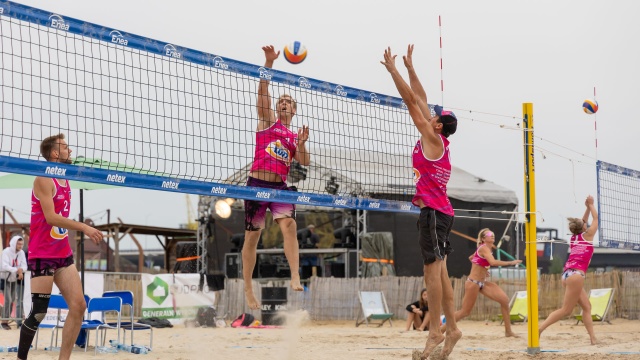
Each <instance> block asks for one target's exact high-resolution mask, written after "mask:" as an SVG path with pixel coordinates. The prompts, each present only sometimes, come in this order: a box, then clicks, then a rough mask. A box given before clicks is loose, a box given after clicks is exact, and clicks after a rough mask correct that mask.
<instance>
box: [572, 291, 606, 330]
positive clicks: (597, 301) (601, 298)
mask: <svg viewBox="0 0 640 360" xmlns="http://www.w3.org/2000/svg"><path fill="white" fill-rule="evenodd" d="M613 292H614V289H613V288H605V289H591V290H590V291H589V302H590V303H591V318H592V319H593V321H600V322H601V323H603V322H605V321H606V322H608V323H609V324H611V321H609V317H608V315H609V308H610V307H611V303H612V302H613ZM576 320H578V321H577V322H576V325H577V324H579V323H580V321H582V311H581V312H580V315H576Z"/></svg>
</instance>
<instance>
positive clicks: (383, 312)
mask: <svg viewBox="0 0 640 360" xmlns="http://www.w3.org/2000/svg"><path fill="white" fill-rule="evenodd" d="M358 297H359V298H360V311H359V312H358V317H357V318H356V327H358V326H360V325H361V324H365V323H366V324H367V326H369V324H370V323H371V324H373V322H372V321H373V320H378V321H380V322H379V323H377V324H378V327H380V326H382V325H383V324H384V322H385V321H387V320H389V326H393V324H392V323H391V317H392V316H393V313H390V312H389V308H388V307H387V301H386V300H385V298H384V294H383V293H382V291H359V292H358ZM361 315H362V316H363V318H364V319H363V320H362V321H360V316H361Z"/></svg>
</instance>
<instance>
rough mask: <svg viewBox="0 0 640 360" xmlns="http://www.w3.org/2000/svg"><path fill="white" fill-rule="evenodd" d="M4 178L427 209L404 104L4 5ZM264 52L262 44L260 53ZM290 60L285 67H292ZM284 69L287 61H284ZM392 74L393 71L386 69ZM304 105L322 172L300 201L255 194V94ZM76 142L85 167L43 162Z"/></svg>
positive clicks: (305, 178) (305, 184) (293, 175)
mask: <svg viewBox="0 0 640 360" xmlns="http://www.w3.org/2000/svg"><path fill="white" fill-rule="evenodd" d="M0 38H1V40H0V69H1V70H0V71H1V72H2V74H1V84H0V90H1V91H0V96H1V98H0V106H1V109H0V111H1V116H2V134H0V171H2V172H13V173H22V174H29V175H41V176H57V177H64V178H68V179H72V180H81V181H87V182H96V183H103V184H112V185H120V186H127V187H138V188H146V189H153V190H164V191H178V192H185V193H192V194H198V195H212V196H224V197H232V198H241V199H269V200H270V201H274V202H289V203H299V204H311V205H319V206H332V207H343V208H358V209H365V210H366V209H371V210H385V211H402V212H404V211H416V210H417V209H416V208H415V207H414V206H412V205H411V204H410V203H409V202H407V201H408V200H409V199H410V194H412V192H413V187H414V184H413V172H412V166H411V157H410V156H409V155H410V154H411V151H412V148H413V145H414V144H415V140H416V132H415V131H414V129H413V127H414V126H413V123H412V121H411V119H410V118H409V116H408V113H407V111H406V107H405V106H404V103H403V102H402V101H401V99H399V98H396V97H390V96H385V95H380V94H376V93H372V92H369V91H365V90H360V89H356V88H351V87H347V86H343V85H340V84H333V83H329V82H325V81H321V80H316V79H312V78H308V77H303V76H299V75H294V74H290V73H286V72H282V71H278V70H275V69H267V68H264V67H261V66H259V65H252V64H248V63H244V62H241V61H236V60H233V59H229V58H225V57H222V56H219V55H215V54H210V53H205V52H202V51H197V50H193V49H188V48H184V47H181V46H178V45H175V44H170V43H166V42H162V41H157V40H153V39H149V38H146V37H142V36H139V35H135V34H130V33H127V32H125V31H124V30H119V29H110V28H108V27H104V26H101V25H95V24H92V23H88V22H84V21H81V20H78V19H73V18H70V17H65V16H62V15H59V14H54V13H50V12H47V11H44V10H39V9H35V8H31V7H28V6H24V5H21V4H16V3H13V2H8V1H0ZM255 50H256V51H261V50H260V49H255ZM279 61H282V62H284V60H283V59H279ZM279 61H278V62H276V65H278V63H279ZM380 76H384V74H383V73H382V72H381V74H380ZM260 79H267V80H270V81H271V83H270V92H271V97H272V107H273V106H275V104H274V103H275V101H276V100H277V98H278V97H279V96H280V95H282V94H290V95H291V96H292V97H293V98H294V99H296V101H297V104H298V105H297V112H296V116H295V117H294V119H293V122H292V130H293V131H294V132H295V131H297V128H299V127H302V125H303V124H304V125H308V126H309V127H310V137H309V141H308V143H307V148H308V149H309V152H310V153H311V164H310V165H309V166H308V167H303V166H301V165H300V164H298V163H296V162H294V163H293V164H292V166H291V171H290V173H289V176H288V182H289V184H290V185H294V186H296V187H297V189H298V191H299V192H297V193H296V192H292V191H273V190H264V189H262V190H260V189H256V188H250V187H246V186H244V184H245V181H246V176H247V174H248V172H249V170H250V167H251V164H252V161H253V155H254V150H255V149H254V146H255V129H256V126H257V111H256V101H257V89H258V84H259V81H260ZM58 133H64V134H65V135H66V137H67V142H68V143H69V145H70V147H71V148H72V150H73V151H74V154H73V156H74V157H76V158H79V160H81V161H79V164H81V166H74V165H66V164H55V166H54V165H53V164H52V163H48V162H45V161H42V158H41V157H40V155H39V144H40V142H41V141H42V139H44V138H45V137H48V136H50V135H55V134H58Z"/></svg>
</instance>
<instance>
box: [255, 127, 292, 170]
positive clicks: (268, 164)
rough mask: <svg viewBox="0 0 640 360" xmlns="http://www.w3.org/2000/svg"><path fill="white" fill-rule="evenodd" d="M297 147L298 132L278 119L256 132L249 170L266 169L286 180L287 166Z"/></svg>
mask: <svg viewBox="0 0 640 360" xmlns="http://www.w3.org/2000/svg"><path fill="white" fill-rule="evenodd" d="M297 147H298V134H296V133H294V132H293V131H291V130H289V129H288V128H287V127H286V126H284V125H282V123H281V122H280V119H278V120H277V121H276V122H275V124H273V125H271V126H270V127H269V128H268V129H264V130H261V131H258V132H256V153H255V156H254V158H253V165H252V166H251V171H259V170H267V171H270V172H273V173H276V174H278V175H280V177H282V181H287V175H288V174H289V166H290V165H291V161H293V157H294V156H295V154H296V149H297Z"/></svg>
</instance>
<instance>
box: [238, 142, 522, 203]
mask: <svg viewBox="0 0 640 360" xmlns="http://www.w3.org/2000/svg"><path fill="white" fill-rule="evenodd" d="M311 154H312V156H311V164H310V165H309V166H308V167H306V169H307V171H308V172H307V178H306V180H301V181H298V182H295V183H290V185H295V186H296V187H297V188H298V189H299V190H300V191H305V192H313V193H325V194H326V191H325V186H326V184H327V182H328V181H329V180H330V179H331V177H335V178H336V179H335V181H336V182H337V183H338V184H339V185H340V187H339V188H338V194H340V195H349V194H352V195H364V196H369V195H371V194H373V196H374V197H375V194H388V195H403V194H405V195H411V194H413V193H414V191H415V184H414V183H413V171H412V165H411V156H410V154H386V153H381V152H373V151H361V150H352V151H344V150H336V149H312V150H311ZM250 169H251V163H249V164H247V165H246V166H245V167H243V168H242V169H239V170H238V171H236V172H235V173H234V174H233V175H232V176H230V177H229V178H227V179H226V180H225V183H228V184H234V185H244V184H245V183H246V181H247V176H248V174H249V170H250ZM288 180H290V179H288ZM447 193H448V194H449V197H451V198H454V199H458V200H462V201H467V202H484V203H496V204H518V197H517V196H516V193H515V192H514V191H512V190H509V189H507V188H505V187H502V186H500V185H497V184H495V183H493V182H491V181H487V180H485V179H481V178H479V177H477V176H475V175H473V174H471V173H469V172H467V171H464V170H462V169H460V168H458V167H455V166H454V167H453V168H452V171H451V179H450V180H449V184H448V186H447Z"/></svg>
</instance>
